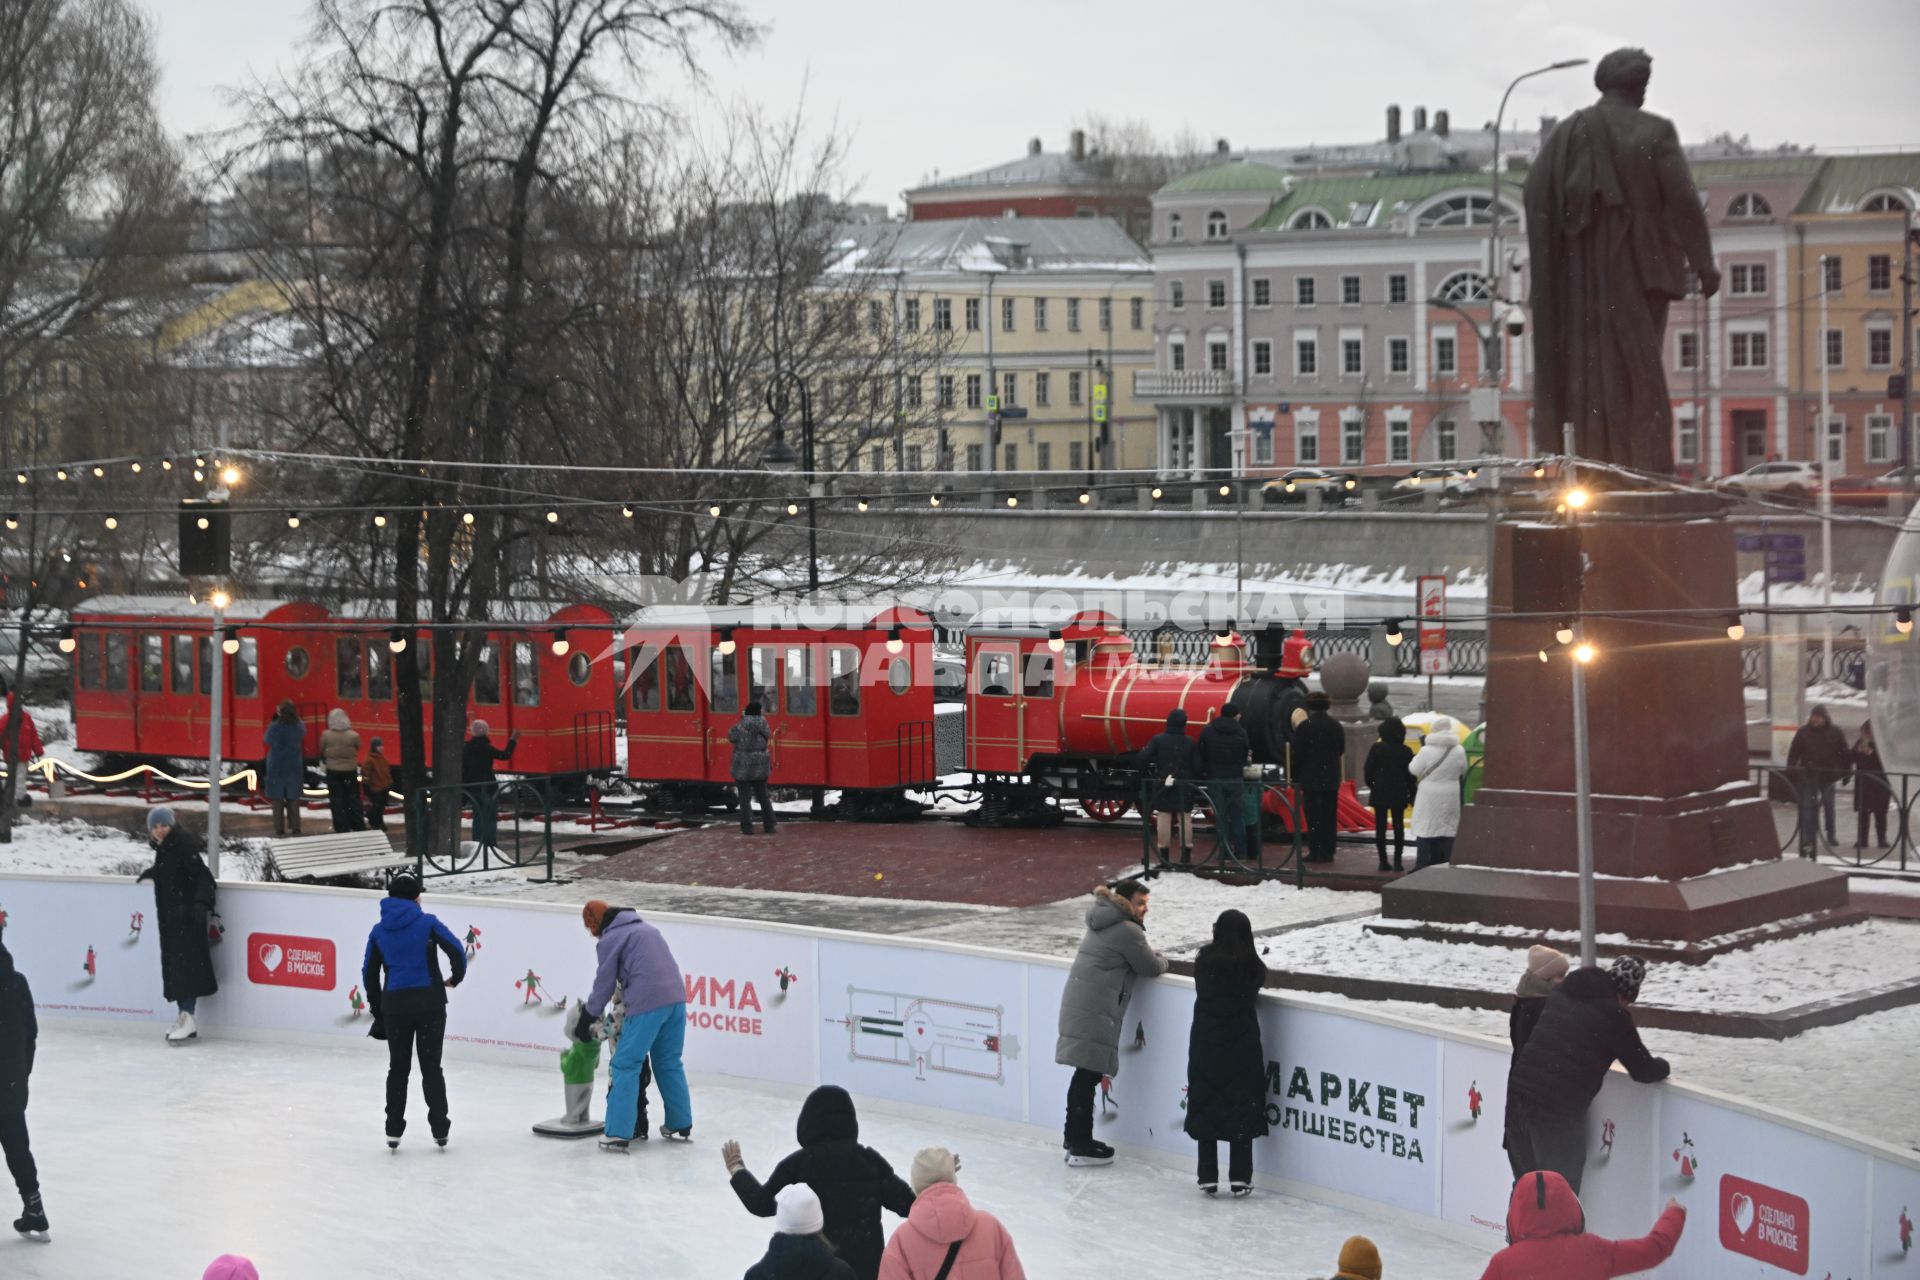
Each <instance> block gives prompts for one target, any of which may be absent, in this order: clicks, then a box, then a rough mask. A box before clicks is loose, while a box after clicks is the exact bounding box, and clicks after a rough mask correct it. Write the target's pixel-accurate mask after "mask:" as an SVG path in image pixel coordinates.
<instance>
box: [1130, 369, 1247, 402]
mask: <svg viewBox="0 0 1920 1280" xmlns="http://www.w3.org/2000/svg"><path fill="white" fill-rule="evenodd" d="M1133 394H1134V395H1135V396H1138V397H1141V398H1152V397H1162V398H1164V397H1172V396H1193V397H1203V398H1207V399H1213V398H1216V397H1219V396H1230V395H1232V394H1233V375H1232V374H1230V373H1226V372H1224V371H1222V370H1218V369H1181V370H1179V371H1178V372H1175V371H1172V370H1164V369H1138V370H1135V371H1134V375H1133Z"/></svg>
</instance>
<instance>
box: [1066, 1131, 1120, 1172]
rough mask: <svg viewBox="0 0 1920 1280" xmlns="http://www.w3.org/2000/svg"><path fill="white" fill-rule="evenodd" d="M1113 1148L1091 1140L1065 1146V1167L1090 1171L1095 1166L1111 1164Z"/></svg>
mask: <svg viewBox="0 0 1920 1280" xmlns="http://www.w3.org/2000/svg"><path fill="white" fill-rule="evenodd" d="M1112 1163H1113V1148H1112V1147H1110V1146H1108V1145H1107V1144H1106V1143H1104V1142H1096V1141H1094V1140H1093V1139H1091V1138H1088V1139H1083V1140H1081V1141H1077V1142H1070V1143H1068V1144H1067V1167H1068V1168H1071V1169H1090V1168H1093V1167H1094V1166H1096V1165H1103V1164H1112Z"/></svg>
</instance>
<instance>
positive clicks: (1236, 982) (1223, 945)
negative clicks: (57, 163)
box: [1186, 911, 1267, 1196]
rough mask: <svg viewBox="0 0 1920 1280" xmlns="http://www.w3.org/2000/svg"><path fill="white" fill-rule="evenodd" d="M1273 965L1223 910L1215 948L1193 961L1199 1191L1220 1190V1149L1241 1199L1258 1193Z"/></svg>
mask: <svg viewBox="0 0 1920 1280" xmlns="http://www.w3.org/2000/svg"><path fill="white" fill-rule="evenodd" d="M1266 981H1267V966H1266V965H1265V964H1264V963H1262V962H1261V960H1260V952H1259V951H1258V949H1256V948H1255V946H1254V942H1253V924H1252V922H1251V921H1249V920H1248V919H1247V917H1246V915H1245V914H1244V913H1242V912H1239V911H1222V912H1221V913H1220V916H1219V918H1218V919H1217V920H1215V921H1214V922H1213V941H1212V942H1209V943H1208V944H1207V945H1206V946H1204V947H1202V948H1200V954H1199V955H1198V956H1196V957H1195V958H1194V962H1193V989H1194V997H1193V1030H1192V1032H1191V1033H1190V1034H1189V1036H1188V1038H1187V1120H1186V1130H1187V1136H1188V1137H1189V1138H1192V1139H1193V1140H1194V1141H1195V1142H1197V1143H1199V1145H1200V1165H1199V1170H1198V1173H1199V1179H1200V1190H1202V1191H1204V1192H1205V1193H1206V1194H1208V1195H1210V1196H1211V1195H1217V1194H1218V1193H1219V1191H1220V1144H1221V1143H1222V1142H1224V1143H1226V1144H1227V1177H1228V1180H1229V1183H1230V1187H1231V1190H1232V1192H1233V1194H1234V1195H1236V1196H1245V1195H1249V1194H1251V1193H1252V1191H1253V1140H1254V1139H1255V1138H1264V1137H1266V1136H1267V1055H1266V1053H1265V1051H1264V1050H1262V1049H1261V1047H1260V988H1261V987H1263V986H1265V985H1266Z"/></svg>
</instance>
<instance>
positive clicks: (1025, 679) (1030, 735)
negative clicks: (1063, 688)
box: [1019, 641, 1060, 766]
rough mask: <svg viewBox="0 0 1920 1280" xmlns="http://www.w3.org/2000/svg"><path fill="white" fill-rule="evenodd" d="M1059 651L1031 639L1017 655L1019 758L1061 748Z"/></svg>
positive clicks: (1022, 761)
mask: <svg viewBox="0 0 1920 1280" xmlns="http://www.w3.org/2000/svg"><path fill="white" fill-rule="evenodd" d="M1059 672H1060V655H1059V654H1056V653H1054V652H1053V651H1052V650H1051V649H1049V648H1048V647H1047V645H1046V642H1045V641H1040V642H1037V643H1030V644H1029V645H1028V646H1027V647H1026V650H1025V652H1023V653H1021V655H1020V691H1019V703H1020V760H1021V764H1022V766H1024V765H1025V764H1026V762H1027V761H1028V760H1031V759H1032V758H1033V757H1034V755H1035V754H1036V753H1051V752H1054V751H1058V750H1059V749H1060V710H1059V706H1060V697H1059V691H1058V687H1057V686H1058V685H1059Z"/></svg>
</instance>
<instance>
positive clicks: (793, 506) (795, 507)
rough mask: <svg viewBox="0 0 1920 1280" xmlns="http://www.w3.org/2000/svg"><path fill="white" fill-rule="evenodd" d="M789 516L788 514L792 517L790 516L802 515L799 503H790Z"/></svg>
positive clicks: (788, 506)
mask: <svg viewBox="0 0 1920 1280" xmlns="http://www.w3.org/2000/svg"><path fill="white" fill-rule="evenodd" d="M787 514H788V515H790V516H797V515H799V514H800V504H799V503H797V502H789V503H788V504H787Z"/></svg>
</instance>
